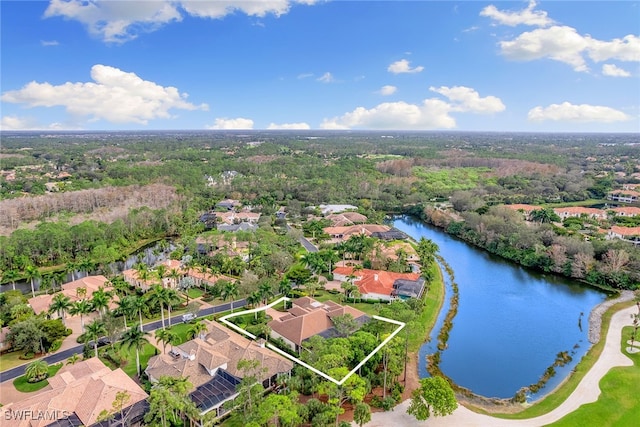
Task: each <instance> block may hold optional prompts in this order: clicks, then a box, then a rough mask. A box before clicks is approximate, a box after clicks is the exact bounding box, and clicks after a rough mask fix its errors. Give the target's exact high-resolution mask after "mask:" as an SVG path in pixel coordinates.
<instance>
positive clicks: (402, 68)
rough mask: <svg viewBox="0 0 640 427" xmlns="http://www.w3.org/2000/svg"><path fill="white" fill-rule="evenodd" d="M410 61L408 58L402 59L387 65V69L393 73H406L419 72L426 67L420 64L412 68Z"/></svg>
mask: <svg viewBox="0 0 640 427" xmlns="http://www.w3.org/2000/svg"><path fill="white" fill-rule="evenodd" d="M409 64H410V63H409V61H407V60H406V59H401V60H399V61H396V62H394V63H392V64H391V65H389V66H388V67H387V71H388V72H390V73H393V74H404V73H410V74H411V73H419V72H421V71H422V70H424V67H423V66H421V65H419V66H417V67H414V68H411V66H410V65H409Z"/></svg>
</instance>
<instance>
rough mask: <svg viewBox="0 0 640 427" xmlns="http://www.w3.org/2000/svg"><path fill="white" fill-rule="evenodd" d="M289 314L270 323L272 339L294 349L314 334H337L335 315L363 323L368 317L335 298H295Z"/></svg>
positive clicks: (333, 335) (332, 335) (297, 349)
mask: <svg viewBox="0 0 640 427" xmlns="http://www.w3.org/2000/svg"><path fill="white" fill-rule="evenodd" d="M292 303H293V307H292V308H290V309H289V310H287V314H286V315H284V316H281V317H280V318H278V319H274V320H272V321H271V322H269V323H268V326H269V328H271V338H273V339H278V338H281V339H282V340H283V341H284V342H285V343H286V344H287V345H288V346H289V347H290V348H291V349H292V350H294V351H300V350H301V346H302V343H303V342H304V341H305V340H307V339H309V338H311V337H312V336H314V335H320V336H322V337H324V338H330V337H335V336H337V331H336V330H335V328H334V326H333V321H332V320H331V319H332V318H334V317H336V316H344V315H345V314H350V315H351V316H353V318H354V319H355V320H356V321H357V322H358V323H360V324H364V323H365V322H366V321H367V320H369V317H368V316H367V315H366V314H365V313H363V312H362V311H360V310H358V309H355V308H353V307H351V306H342V305H340V304H338V303H335V302H333V301H327V302H319V301H316V300H315V299H313V298H310V297H302V298H298V299H295V300H293V301H292Z"/></svg>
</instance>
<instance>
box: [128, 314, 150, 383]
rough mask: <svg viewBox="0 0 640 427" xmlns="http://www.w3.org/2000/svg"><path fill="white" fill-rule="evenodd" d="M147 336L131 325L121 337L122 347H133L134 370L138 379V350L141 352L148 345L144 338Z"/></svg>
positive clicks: (144, 332) (139, 368) (136, 326)
mask: <svg viewBox="0 0 640 427" xmlns="http://www.w3.org/2000/svg"><path fill="white" fill-rule="evenodd" d="M147 335H149V333H148V332H146V331H143V330H142V329H141V328H140V327H139V326H138V325H133V326H132V327H131V328H129V329H128V330H127V331H126V332H125V333H124V334H123V335H122V345H123V346H124V347H125V348H132V347H133V348H135V349H136V368H137V371H138V378H140V375H141V367H140V350H142V348H143V347H144V345H145V344H148V343H149V340H148V339H147V338H146V337H147Z"/></svg>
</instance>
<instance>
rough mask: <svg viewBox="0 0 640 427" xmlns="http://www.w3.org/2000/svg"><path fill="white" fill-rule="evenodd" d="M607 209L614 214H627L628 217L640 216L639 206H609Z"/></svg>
mask: <svg viewBox="0 0 640 427" xmlns="http://www.w3.org/2000/svg"><path fill="white" fill-rule="evenodd" d="M609 211H610V212H613V213H615V215H616V216H628V217H633V216H640V208H636V207H633V206H624V207H621V208H611V209H609Z"/></svg>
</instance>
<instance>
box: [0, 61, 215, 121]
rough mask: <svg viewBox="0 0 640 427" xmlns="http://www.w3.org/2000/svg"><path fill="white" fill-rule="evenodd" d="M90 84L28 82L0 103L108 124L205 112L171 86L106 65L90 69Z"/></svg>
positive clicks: (6, 95) (204, 108)
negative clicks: (177, 111) (180, 112)
mask: <svg viewBox="0 0 640 427" xmlns="http://www.w3.org/2000/svg"><path fill="white" fill-rule="evenodd" d="M91 78H92V79H93V80H94V82H87V83H82V82H77V83H71V82H67V83H64V84H61V85H57V86H55V85H52V84H50V83H37V82H35V81H34V82H31V83H28V84H26V85H25V86H24V87H23V88H22V89H19V90H12V91H8V92H5V93H3V94H2V97H1V98H0V99H2V101H4V102H11V103H16V104H25V105H26V106H27V107H55V106H62V107H65V108H66V110H67V112H68V113H70V114H72V115H74V116H78V117H84V116H89V118H90V119H91V120H101V119H103V120H107V121H109V122H112V123H139V124H147V123H148V121H149V120H153V119H166V118H171V115H170V114H169V110H171V109H181V110H198V109H199V110H207V109H208V107H207V105H206V104H201V105H198V106H197V105H194V104H192V103H190V102H187V100H186V99H187V97H188V95H187V94H184V93H182V94H181V93H180V92H178V89H176V88H175V87H171V86H167V87H163V86H160V85H158V84H156V83H154V82H150V81H147V80H143V79H141V78H140V77H138V76H137V75H136V74H134V73H127V72H124V71H122V70H120V69H118V68H114V67H110V66H107V65H99V64H98V65H94V66H93V67H91Z"/></svg>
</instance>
